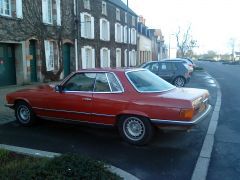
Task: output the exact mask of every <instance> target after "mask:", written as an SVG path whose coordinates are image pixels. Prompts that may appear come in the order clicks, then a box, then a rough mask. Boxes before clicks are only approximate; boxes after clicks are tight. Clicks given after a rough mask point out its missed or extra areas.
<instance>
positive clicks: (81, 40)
mask: <svg viewBox="0 0 240 180" xmlns="http://www.w3.org/2000/svg"><path fill="white" fill-rule="evenodd" d="M136 24H137V15H136V14H135V13H134V12H133V11H131V10H130V9H129V10H128V8H127V6H126V5H125V4H124V3H123V2H122V1H121V0H105V1H102V0H34V1H33V0H0V86H5V85H13V84H19V85H20V84H24V83H30V82H43V81H53V80H59V79H63V78H64V77H65V76H67V75H68V74H69V73H70V72H72V71H75V70H78V69H80V68H92V67H116V66H117V67H118V66H127V65H130V66H134V65H136V54H137V45H136V36H137V31H136ZM128 28H129V31H128ZM128 39H129V40H128ZM128 42H129V43H128ZM127 55H129V58H128V56H127ZM128 62H129V63H128Z"/></svg>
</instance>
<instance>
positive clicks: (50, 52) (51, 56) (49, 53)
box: [44, 40, 59, 71]
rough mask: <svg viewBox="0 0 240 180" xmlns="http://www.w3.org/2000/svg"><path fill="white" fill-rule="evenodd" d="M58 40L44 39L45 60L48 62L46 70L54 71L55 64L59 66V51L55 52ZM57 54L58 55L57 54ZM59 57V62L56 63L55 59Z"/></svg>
mask: <svg viewBox="0 0 240 180" xmlns="http://www.w3.org/2000/svg"><path fill="white" fill-rule="evenodd" d="M55 45H56V42H54V41H49V40H44V50H45V62H46V70H47V71H54V70H55V65H56V66H57V67H59V53H58V52H57V53H55V51H54V50H55V48H54V46H55ZM56 54H57V57H56V56H55V55H56ZM56 58H57V64H55V59H56Z"/></svg>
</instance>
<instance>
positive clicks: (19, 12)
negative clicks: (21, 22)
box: [16, 0, 23, 18]
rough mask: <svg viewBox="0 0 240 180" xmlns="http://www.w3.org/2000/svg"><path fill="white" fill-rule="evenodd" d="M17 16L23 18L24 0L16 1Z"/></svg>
mask: <svg viewBox="0 0 240 180" xmlns="http://www.w3.org/2000/svg"><path fill="white" fill-rule="evenodd" d="M16 15H17V18H23V12H22V0H16Z"/></svg>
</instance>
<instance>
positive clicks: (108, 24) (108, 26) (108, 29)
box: [107, 21, 111, 41]
mask: <svg viewBox="0 0 240 180" xmlns="http://www.w3.org/2000/svg"><path fill="white" fill-rule="evenodd" d="M107 31H108V41H110V32H111V31H110V23H109V21H108V22H107Z"/></svg>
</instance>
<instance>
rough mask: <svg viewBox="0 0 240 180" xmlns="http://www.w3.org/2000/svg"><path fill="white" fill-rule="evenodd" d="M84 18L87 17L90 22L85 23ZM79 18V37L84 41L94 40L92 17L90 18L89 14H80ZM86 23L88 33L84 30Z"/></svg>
mask: <svg viewBox="0 0 240 180" xmlns="http://www.w3.org/2000/svg"><path fill="white" fill-rule="evenodd" d="M85 16H88V18H89V19H90V22H85ZM80 17H81V23H80V26H81V37H83V38H86V39H94V38H95V33H94V17H93V16H91V14H88V13H85V12H84V13H80ZM86 23H90V31H89V30H87V29H86Z"/></svg>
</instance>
